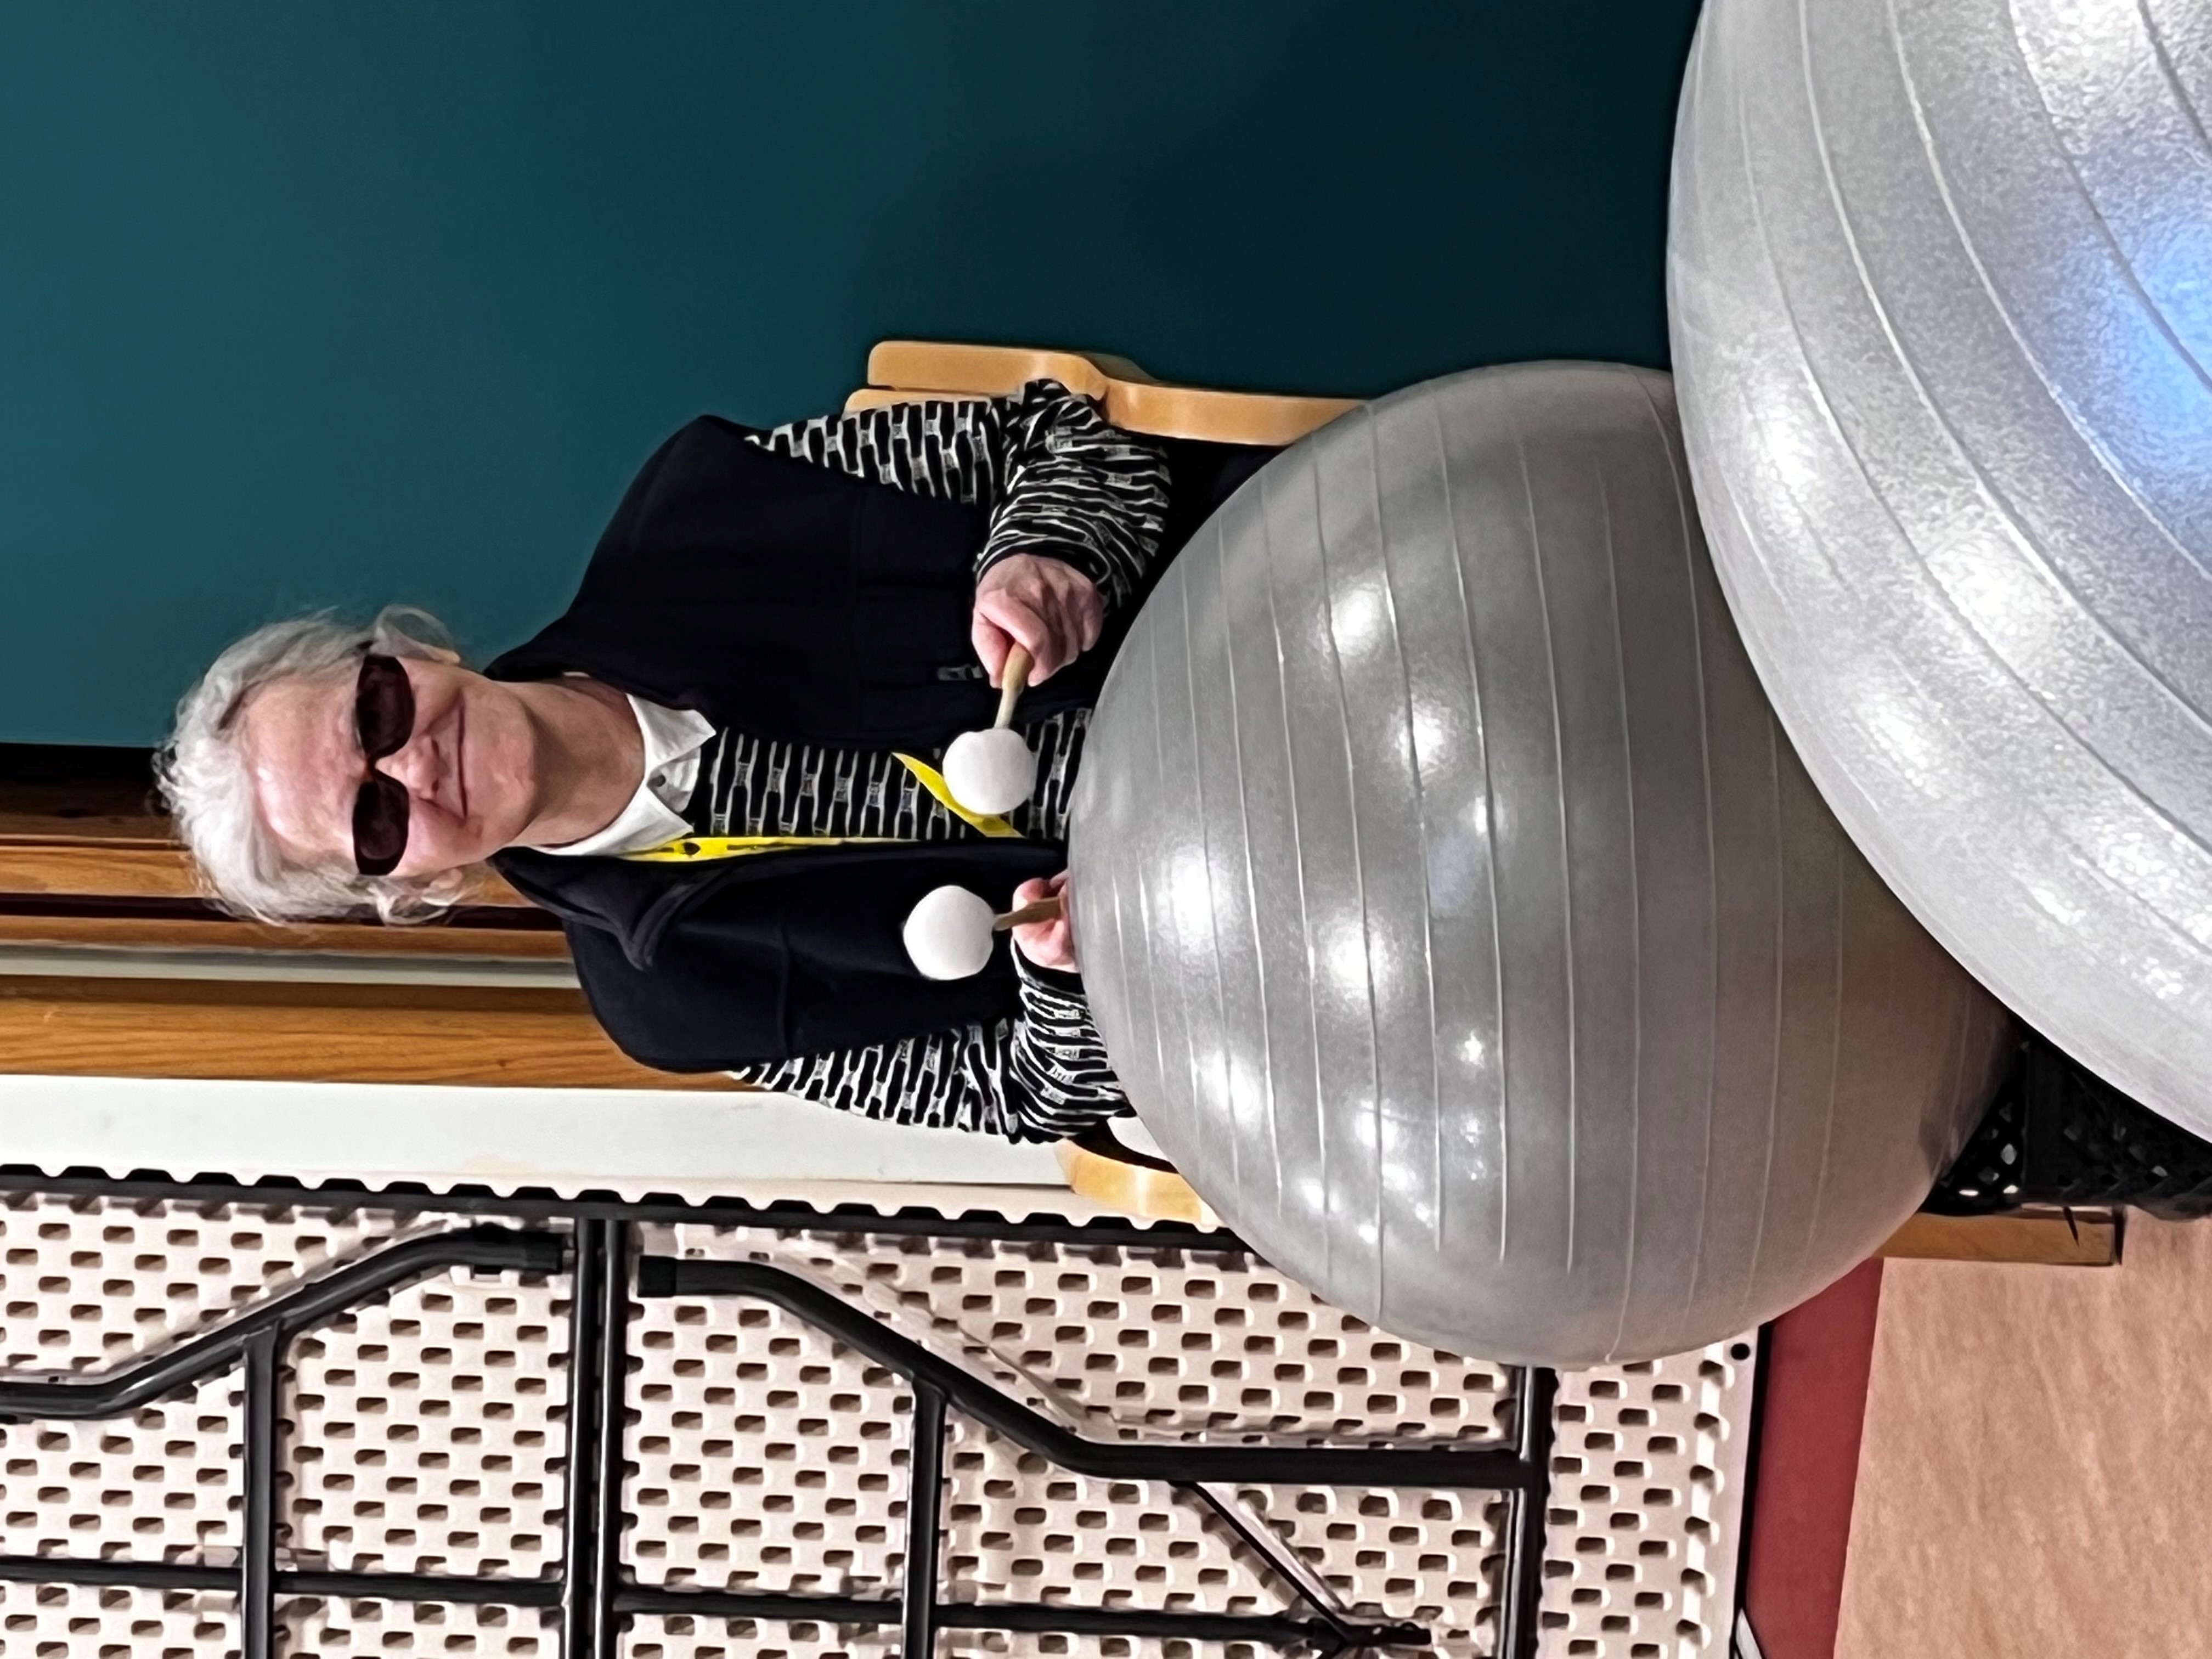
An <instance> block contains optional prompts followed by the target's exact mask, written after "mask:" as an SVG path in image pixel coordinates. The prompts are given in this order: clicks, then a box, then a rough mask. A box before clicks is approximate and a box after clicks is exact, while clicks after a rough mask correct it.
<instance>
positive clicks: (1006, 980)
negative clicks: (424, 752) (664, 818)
mask: <svg viewBox="0 0 2212 1659" xmlns="http://www.w3.org/2000/svg"><path fill="white" fill-rule="evenodd" d="M1169 448H1170V457H1169V465H1170V479H1171V495H1170V516H1169V526H1168V532H1167V535H1166V537H1165V538H1164V544H1163V548H1162V550H1161V554H1160V556H1159V558H1158V560H1157V561H1156V562H1155V564H1154V567H1153V569H1154V573H1155V574H1157V572H1158V568H1160V566H1161V565H1163V564H1164V563H1165V562H1166V560H1167V558H1168V557H1169V556H1171V554H1172V552H1173V551H1174V550H1175V549H1176V547H1179V546H1180V545H1181V544H1182V541H1183V540H1185V539H1187V538H1188V535H1189V533H1190V532H1191V530H1192V529H1194V528H1195V526H1196V525H1197V523H1198V522H1199V521H1200V519H1201V518H1202V517H1203V516H1204V514H1205V513H1206V512H1207V511H1210V510H1211V508H1212V506H1213V505H1214V504H1215V503H1216V502H1217V501H1219V500H1220V499H1222V498H1224V497H1225V495H1227V494H1228V492H1229V490H1230V489H1232V488H1233V487H1234V485H1235V484H1236V483H1239V482H1241V481H1242V480H1243V477H1246V476H1249V473H1250V472H1251V471H1254V470H1255V468H1256V466H1257V465H1258V463H1259V461H1260V460H1261V459H1265V455H1266V453H1267V452H1264V451H1249V450H1230V449H1225V448H1222V447H1218V446H1210V445H1170V446H1169ZM986 529H987V522H986V515H985V513H984V512H983V511H982V509H981V508H980V507H969V506H962V505H958V504H955V503H951V502H946V501H937V500H933V499H930V498H927V497H924V496H921V495H912V494H909V493H908V492H907V491H905V490H902V489H896V488H895V487H893V486H890V485H886V484H876V483H867V482H866V481H863V480H860V479H856V478H853V477H848V476H846V475H844V474H843V473H841V472H837V471H832V470H830V469H829V468H826V467H820V466H816V465H811V463H808V462H805V461H799V460H793V459H787V458H786V457H783V456H779V455H775V454H773V453H769V452H768V451H767V450H764V449H763V448H761V447H759V446H757V445H756V444H753V443H751V442H750V441H747V439H746V436H745V428H741V427H738V426H734V425H732V424H731V423H730V422H726V421H720V420H715V419H713V418H711V417H708V418H702V419H700V420H697V421H694V422H692V423H691V424H690V425H689V426H687V427H685V428H684V429H683V430H682V431H681V432H678V434H677V435H675V436H674V437H673V438H671V440H669V441H668V442H667V443H666V444H665V445H664V446H662V447H661V449H660V451H659V453H657V454H655V455H654V456H653V459H651V460H650V461H649V462H647V465H646V467H645V470H644V471H642V472H641V473H640V474H639V475H638V477H637V480H636V482H635V483H633V484H632V485H631V486H630V488H629V492H628V494H626V495H624V497H623V502H622V505H621V507H619V508H618V509H617V511H616V513H615V517H614V520H613V522H612V523H611V524H610V525H609V526H608V527H607V530H606V533H605V535H604V536H603V537H602V538H600V541H599V548H598V550H597V551H595V552H594V553H593V555H592V562H591V564H590V566H589V568H587V569H586V571H585V574H584V580H583V582H582V585H581V586H580V588H579V589H578V591H577V593H576V597H575V599H574V601H573V602H572V603H571V604H570V605H569V607H568V611H566V612H565V613H564V614H563V615H562V617H560V618H559V619H558V620H556V622H554V623H552V624H551V625H550V626H549V627H547V628H546V629H544V630H543V631H542V632H541V633H539V634H538V635H537V636H536V637H535V638H533V639H532V640H530V641H527V642H526V643H525V644H523V645H520V646H519V647H516V648H515V649H513V650H512V651H509V652H507V653H506V654H505V655H503V656H501V657H500V658H499V659H497V660H495V662H493V663H492V664H491V665H490V666H489V669H487V670H486V672H487V673H489V674H490V675H491V676H492V677H493V678H501V679H538V678H550V677H551V676H554V675H556V674H562V673H568V672H572V671H574V672H582V673H586V674H589V675H591V676H592V678H595V679H599V680H601V681H603V682H605V684H610V685H612V686H615V687H617V688H618V689H620V690H623V691H627V692H630V693H632V694H634V695H635V696H640V697H642V698H645V699H646V700H647V701H649V702H658V703H660V704H663V705H664V706H666V707H669V708H691V709H696V710H697V711H698V712H699V713H701V714H704V715H705V716H707V718H708V719H709V720H713V721H714V723H715V724H716V725H718V726H735V727H737V728H738V729H739V730H742V731H744V732H748V733H750V734H752V735H754V736H757V737H761V738H772V739H777V740H783V741H791V742H801V743H811V744H825V745H830V746H835V747H842V748H864V749H894V748H895V749H908V750H927V749H933V748H937V747H940V746H942V745H944V744H948V743H950V742H951V740H952V738H954V737H956V736H957V735H958V734H959V733H960V732H964V731H968V730H971V729H973V728H975V727H977V726H987V725H988V724H989V723H990V720H991V718H992V715H993V713H994V710H995V708H996V703H997V696H998V694H997V693H996V692H994V691H993V690H991V689H990V686H989V684H987V680H986V678H985V677H984V675H983V671H982V670H981V667H980V665H977V663H976V661H975V653H974V651H973V649H972V647H970V645H969V614H970V611H971V610H972V608H973V605H974V599H975V574H974V572H975V556H976V553H977V550H979V549H980V548H981V545H982V543H983V539H984V536H985V532H986ZM1136 611H1137V605H1136V604H1135V603H1134V602H1132V603H1131V604H1130V605H1127V606H1126V607H1125V608H1124V609H1123V610H1122V611H1121V614H1120V615H1118V616H1117V617H1115V618H1114V619H1113V620H1112V622H1111V623H1109V629H1108V631H1107V636H1106V637H1105V638H1103V639H1102V640H1101V641H1100V643H1099V645H1098V647H1095V648H1094V649H1092V650H1091V651H1090V652H1087V653H1085V655H1084V656H1083V657H1082V658H1081V659H1079V660H1078V661H1077V662H1075V663H1074V664H1072V665H1069V666H1068V667H1066V668H1065V669H1062V670H1061V671H1060V672H1059V673H1057V674H1055V675H1054V677H1053V678H1051V679H1050V680H1048V681H1047V682H1046V683H1045V684H1043V685H1042V686H1039V687H1038V688H1037V689H1036V690H1035V691H1033V692H1031V693H1030V694H1029V695H1028V696H1025V697H1024V699H1023V702H1022V709H1023V713H1024V714H1025V715H1043V714H1051V713H1053V712H1054V711H1056V710H1059V709H1062V708H1071V707H1082V706H1086V705H1088V704H1089V703H1091V702H1093V701H1095V700H1096V698H1097V692H1098V687H1099V685H1100V684H1101V683H1102V682H1103V679H1104V678H1105V672H1106V670H1107V668H1108V667H1109V665H1110V663H1111V660H1112V654H1113V650H1114V648H1115V646H1116V645H1117V644H1118V642H1119V640H1120V638H1121V635H1122V634H1123V633H1125V632H1126V630H1127V627H1128V625H1129V623H1131V622H1132V621H1133V619H1134V617H1135V615H1136ZM492 862H493V864H494V865H495V867H497V869H498V870H499V872H500V873H501V874H502V875H504V876H505V877H506V878H507V879H508V880H509V881H510V882H512V883H513V884H514V885H515V887H517V888H518V889H519V890H520V891H521V892H522V893H523V894H524V895H525V896H526V897H528V898H530V899H532V901H534V902H537V903H538V904H541V905H543V906H544V908H547V909H548V910H550V911H551V912H553V914H554V915H556V916H558V917H559V918H560V919H561V921H562V926H563V927H564V929H565V930H566V932H567V933H568V942H569V945H570V948H571V950H572V951H573V952H574V957H575V960H576V969H577V972H578V975H580V978H581V980H582V981H583V986H584V991H585V994H586V997H587V998H588V999H589V1000H590V1002H591V1005H592V1011H593V1012H594V1013H596V1014H597V1015H598V1017H599V1021H600V1023H601V1024H603V1025H605V1028H606V1030H607V1032H608V1035H609V1036H611V1037H612V1038H613V1039H614V1040H615V1042H617V1044H618V1045H619V1046H620V1047H621V1048H623V1050H624V1051H625V1052H627V1053H628V1054H630V1055H632V1056H633V1057H634V1058H635V1059H637V1060H641V1061H643V1062H644V1063H645V1064H647V1065H648V1066H658V1067H660V1068H661V1069H663V1070H665V1071H671V1072H702V1071H719V1070H725V1069H727V1068H729V1067H732V1066H744V1065H752V1064H756V1063H759V1062H763V1061H771V1060H788V1059H793V1058H795V1057H798V1056H800V1055H805V1054H820V1053H823V1052H827V1051H831V1050H836V1049H842V1048H861V1047H866V1046H867V1045H870V1044H872V1043H878V1042H893V1041H896V1040H898V1039H900V1038H902V1037H908V1036H922V1035H925V1034H927V1033H929V1032H932V1031H939V1030H946V1029H949V1028H951V1027H955V1026H958V1025H963V1024H969V1023H971V1022H988V1021H991V1020H994V1019H997V1018H1001V1017H1004V1016H1006V1015H1009V1014H1012V1013H1013V1012H1015V1010H1016V1007H1017V994H1016V981H1015V977H1014V969H1013V965H1012V960H1011V957H1010V956H1009V954H1008V948H1009V947H1007V946H1006V945H1003V944H1002V945H1000V948H999V949H998V950H997V951H995V952H994V955H993V957H992V960H991V963H990V965H989V966H988V967H987V968H986V969H985V970H984V971H983V972H982V973H981V974H980V975H976V976H975V977H974V978H972V979H966V980H954V981H936V980H928V979H925V978H923V977H922V976H921V975H920V974H919V973H917V972H916V971H915V968H914V966H913V964H912V963H911V962H909V961H908V957H907V954H906V950H905V947H904V945H902V943H901V941H900V938H899V929H900V927H901V924H902V922H903V921H904V920H905V918H906V915H907V913H908V911H909V910H911V909H912V908H914V905H915V902H917V901H918V900H920V899H921V896H922V895H923V894H925V893H927V892H928V891H929V890H931V889H932V888H934V887H939V886H942V885H945V884H948V883H952V884H958V885H961V886H964V887H968V888H970V889H972V890H975V891H976V892H978V893H980V894H981V895H982V896H984V897H985V898H987V899H989V900H990V901H991V902H994V904H995V903H1003V902H1005V901H1006V899H1007V898H1008V897H1009V896H1011V894H1012V891H1013V890H1014V888H1015V887H1016V886H1017V885H1018V884H1020V883H1021V882H1023V881H1024V880H1026V879H1028V878H1030V877H1031V876H1048V875H1051V874H1054V873H1055V872H1058V871H1059V870H1060V868H1061V867H1062V866H1064V865H1065V863H1066V848H1063V847H1061V846H1060V845H1059V844H1058V843H1056V842H1039V841H1026V840H1024V841H1006V840H999V841H987V842H940V843H931V844H924V845H916V846H901V847H825V848H822V849H820V850H819V851H812V850H810V851H801V852H789V853H776V854H763V855H757V856H754V857H750V858H740V859H732V860H726V861H723V862H720V863H714V864H706V865H672V864H638V863H629V862H626V861H624V860H620V859H606V858H556V857H553V856H550V855H549V854H543V853H534V852H530V851H527V850H524V849H519V848H518V849H512V850H509V851H507V852H504V853H501V854H498V855H497V856H496V857H495V858H494V859H493V860H492Z"/></svg>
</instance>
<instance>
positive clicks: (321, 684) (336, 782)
mask: <svg viewBox="0 0 2212 1659" xmlns="http://www.w3.org/2000/svg"><path fill="white" fill-rule="evenodd" d="M404 667H405V669H406V671H407V682H408V686H409V689H410V690H412V691H413V693H414V696H415V723H414V726H413V729H412V730H411V731H410V732H409V733H408V737H407V741H406V742H405V744H403V745H402V746H401V747H400V748H399V749H398V750H397V751H396V752H395V753H392V754H390V755H386V757H384V758H382V759H381V760H380V761H378V762H377V763H376V769H377V770H378V771H380V772H382V773H384V774H386V775H387V776H390V777H392V778H396V779H398V781H399V782H400V783H401V784H402V785H404V787H406V790H407V796H408V822H407V847H406V850H405V852H404V854H402V855H401V857H400V860H399V863H398V866H397V867H396V868H395V869H394V870H393V872H392V873H393V874H394V875H398V876H431V875H436V874H438V873H440V872H442V871H447V870H453V869H458V868H459V867H460V866H463V865H468V864H474V863H476V862H477V861H478V860H481V859H484V858H487V857H489V855H490V854H494V853H496V852H498V851H499V850H500V849H501V848H503V847H507V846H511V845H513V843H514V842H516V841H518V840H519V839H520V837H521V836H522V834H523V832H524V831H525V830H526V829H527V828H528V827H529V826H530V824H531V823H532V822H533V821H534V820H535V819H536V818H537V817H538V811H539V810H540V796H541V793H542V787H541V784H540V781H539V777H538V757H539V731H538V725H537V722H536V721H535V720H533V719H532V715H531V712H530V709H529V708H528V706H527V704H526V702H524V700H523V699H522V698H521V697H520V696H518V695H517V694H516V691H515V690H514V688H513V686H511V685H507V684H502V683H501V682H500V681H497V680H488V679H486V678H484V677H483V675H481V674H478V673H475V672H472V671H470V670H468V669H465V668H463V667H461V666H459V665H458V664H455V663H449V662H442V661H423V660H419V659H409V660H407V661H406V662H405V663H404ZM359 675H360V671H359V670H358V668H356V666H354V665H350V664H349V665H347V666H346V667H344V668H343V669H340V670H336V671H332V672H331V673H328V674H299V675H294V676H291V677H289V678H285V679H281V680H275V681H272V682H270V684H267V685H265V686H264V687H262V688H261V689H260V690H258V691H257V692H255V693H254V694H253V696H252V698H250V699H249V700H248V701H247V702H246V707H245V708H243V709H242V710H241V711H240V714H239V723H240V743H241V744H243V746H244V750H245V755H246V768H247V771H248V774H249V775H250V776H251V777H252V780H253V794H254V803H255V805H256V807H257V809H258V811H259V813H260V816H261V821H262V823H263V824H264V826H265V827H266V828H267V829H268V830H269V833H270V835H272V836H275V837H276V842H277V844H278V846H279V847H281V848H283V852H284V855H285V856H286V857H287V858H288V859H290V860H293V861H294V862H295V863H297V864H300V865H302V866H308V867H315V866H330V865H337V866H341V867H343V868H346V869H351V868H352V867H353V865H354V846H353V805H354V796H355V794H356V792H357V791H358V790H359V788H360V787H361V783H362V779H363V778H365V777H367V776H368V763H367V762H366V761H365V760H363V759H362V749H361V740H360V738H359V735H358V733H357V731H356V725H355V718H354V700H355V695H356V688H357V686H358V684H359Z"/></svg>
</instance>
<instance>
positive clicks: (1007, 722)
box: [994, 645, 1035, 731]
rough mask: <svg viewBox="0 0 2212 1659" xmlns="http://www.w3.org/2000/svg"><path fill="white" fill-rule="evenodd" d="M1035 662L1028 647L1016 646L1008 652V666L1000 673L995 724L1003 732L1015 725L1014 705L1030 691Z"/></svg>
mask: <svg viewBox="0 0 2212 1659" xmlns="http://www.w3.org/2000/svg"><path fill="white" fill-rule="evenodd" d="M1033 666H1035V660H1034V659H1032V658H1031V657H1030V653H1029V648H1028V647H1026V646H1021V645H1016V646H1013V647H1010V648H1009V649H1008V650H1007V652H1006V667H1004V668H1003V669H1001V670H1000V672H999V686H1000V690H999V718H998V720H996V721H995V722H994V724H995V725H996V726H998V728H999V729H1000V730H1001V731H1003V730H1005V729H1006V727H1007V726H1012V724H1013V723H1014V705H1015V704H1016V703H1018V702H1020V701H1021V699H1022V693H1023V692H1024V691H1025V690H1028V689H1029V683H1030V669H1031V668H1032V667H1033Z"/></svg>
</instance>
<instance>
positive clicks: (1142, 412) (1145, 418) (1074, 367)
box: [845, 340, 1358, 448]
mask: <svg viewBox="0 0 2212 1659" xmlns="http://www.w3.org/2000/svg"><path fill="white" fill-rule="evenodd" d="M1031 380H1058V381H1059V382H1060V384H1061V385H1062V386H1066V388H1067V389H1068V390H1069V391H1070V392H1078V393H1079V394H1081V395H1082V396H1084V397H1086V398H1097V400H1098V402H1099V404H1100V405H1101V406H1102V407H1103V409H1104V410H1105V414H1106V418H1107V419H1108V420H1109V421H1111V422H1113V423H1114V424H1115V426H1118V427H1120V428H1121V429H1122V430H1123V431H1124V432H1140V433H1144V434H1146V435H1149V436H1152V437H1158V438H1195V439H1200V440H1203V441H1206V442H1209V443H1223V444H1261V445H1266V446H1267V447H1271V448H1279V447H1282V446H1283V445H1285V444H1292V443H1296V442H1297V441H1298V440H1299V439H1300V438H1303V437H1304V436H1305V435H1306V434H1308V433H1309V432H1312V431H1315V430H1316V429H1317V428H1321V427H1323V426H1326V425H1328V423H1329V422H1331V421H1333V420H1334V419H1335V418H1336V417H1337V416H1340V415H1341V414H1343V413H1344V412H1345V411H1346V410H1348V409H1352V408H1354V407H1356V406H1357V404H1358V399H1357V398H1297V397H1291V396H1287V395H1285V394H1283V393H1279V392H1218V391H1213V390H1210V389H1208V388H1206V387H1201V386H1170V385H1168V384H1166V383H1164V382H1163V381H1160V380H1155V379H1153V378H1152V375H1150V374H1146V372H1145V371H1144V370H1143V369H1141V368H1138V367H1137V365H1136V364H1134V363H1133V362H1130V361H1129V360H1128V359H1127V358H1126V357H1116V356H1110V355H1109V354H1107V353H1105V352H1097V351H1054V350H1044V349H1032V348H1030V347H1025V346H986V345H958V344H948V343H939V342H933V341H927V340H885V341H884V342H883V343H881V344H880V345H878V346H877V347H876V349H874V350H873V351H872V352H870V353H869V354H868V381H869V384H868V386H867V387H866V388H865V389H864V390H863V391H861V392H855V393H854V395H853V397H852V398H849V399H848V400H847V403H846V405H845V406H846V408H847V409H848V410H852V409H856V408H880V407H882V406H883V404H886V403H901V402H906V401H908V400H911V399H913V398H948V397H952V398H957V397H970V398H1004V397H1008V396H1011V395H1012V393H1014V392H1018V391H1020V390H1021V389H1022V388H1023V387H1024V386H1027V385H1028V384H1029V383H1030V381H1031ZM885 394H891V395H885ZM864 398H866V399H867V400H868V401H866V402H863V401H862V399H864Z"/></svg>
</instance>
